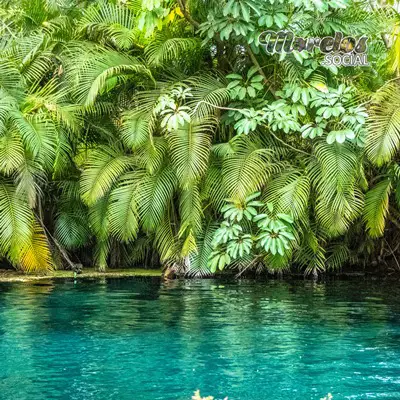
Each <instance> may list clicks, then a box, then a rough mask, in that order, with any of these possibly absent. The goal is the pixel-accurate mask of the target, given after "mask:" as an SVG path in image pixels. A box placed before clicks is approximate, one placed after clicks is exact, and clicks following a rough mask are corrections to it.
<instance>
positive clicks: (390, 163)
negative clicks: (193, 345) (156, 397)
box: [0, 0, 400, 275]
mask: <svg viewBox="0 0 400 400" xmlns="http://www.w3.org/2000/svg"><path fill="white" fill-rule="evenodd" d="M0 22H1V24H0V32H1V39H0V58H1V62H0V180H1V183H0V252H1V255H2V256H3V257H4V258H5V259H7V260H8V261H9V262H11V263H12V264H13V265H14V266H15V267H17V268H20V269H22V270H24V271H30V272H31V271H41V270H46V269H49V268H54V267H58V268H60V267H62V266H63V265H64V266H68V265H69V266H70V265H72V263H74V262H78V261H79V260H81V261H82V262H83V263H84V264H87V265H94V266H96V267H98V268H99V269H105V268H106V267H108V266H109V267H113V266H120V267H121V266H128V265H135V264H142V265H143V264H146V265H149V264H161V265H164V266H166V265H168V266H172V267H173V268H175V269H176V270H179V271H180V272H182V273H187V274H189V275H207V274H210V273H212V272H215V271H217V270H222V269H224V268H225V269H227V268H235V269H236V270H250V269H258V270H260V269H268V270H269V271H284V270H287V269H289V268H298V269H300V270H302V271H304V272H305V273H313V274H318V273H319V272H322V271H325V270H327V269H331V270H334V269H339V268H341V267H342V266H343V265H345V264H347V265H358V266H363V265H367V264H370V263H371V262H378V263H382V264H384V265H385V263H386V262H387V267H388V268H392V267H393V266H394V268H398V269H400V265H399V264H398V262H397V259H396V254H399V250H398V249H399V245H398V243H400V242H399V239H400V229H399V228H400V222H399V215H400V212H399V211H398V210H399V205H400V166H399V151H398V150H399V146H400V108H399V104H400V86H399V81H398V80H397V77H398V73H399V69H400V57H399V52H398V48H399V45H400V40H398V39H397V31H398V26H399V22H400V19H399V16H398V14H397V12H396V10H395V9H394V8H393V7H392V6H390V5H388V4H387V3H386V2H385V5H382V4H379V3H377V2H370V1H360V2H353V1H350V0H327V1H322V0H289V1H281V0H263V1H260V0H257V1H255V0H228V1H225V0H224V1H221V0H176V1H175V0H120V1H111V0H110V1H80V0H57V1H56V0H22V1H16V0H3V1H2V3H1V8H0ZM266 29H273V30H275V31H277V30H279V29H289V30H291V31H293V32H295V33H296V35H297V36H302V37H324V36H328V35H334V33H335V31H340V32H343V33H344V34H345V35H351V36H354V37H360V36H362V35H366V36H368V38H369V40H368V61H369V63H370V66H368V67H333V66H330V67H328V66H322V65H321V64H320V61H321V60H322V58H323V54H322V53H321V52H320V51H319V50H318V49H315V50H314V51H313V52H312V53H309V52H306V51H303V52H297V51H294V52H293V53H289V54H268V53H267V52H266V51H265V50H264V49H263V47H262V46H261V45H260V43H259V35H260V33H261V32H263V31H265V30H266Z"/></svg>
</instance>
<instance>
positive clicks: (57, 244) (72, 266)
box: [36, 216, 76, 270]
mask: <svg viewBox="0 0 400 400" xmlns="http://www.w3.org/2000/svg"><path fill="white" fill-rule="evenodd" d="M36 217H37V219H38V221H39V223H40V225H41V227H42V229H43V231H44V232H45V233H46V232H47V235H48V236H49V237H50V238H51V240H52V241H53V243H54V244H55V245H56V247H57V248H58V250H59V251H60V253H61V255H62V256H63V257H64V259H65V261H66V262H67V263H68V264H69V266H70V267H71V268H72V270H74V269H75V267H76V266H75V264H74V263H73V262H72V261H71V259H70V258H69V256H68V254H67V252H66V251H65V250H64V249H63V248H62V246H61V245H60V243H58V241H57V239H56V238H55V237H54V236H53V235H52V234H51V233H50V231H49V230H48V229H47V227H46V226H45V224H44V223H43V221H42V219H41V218H40V217H39V216H36Z"/></svg>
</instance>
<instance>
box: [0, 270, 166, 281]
mask: <svg viewBox="0 0 400 400" xmlns="http://www.w3.org/2000/svg"><path fill="white" fill-rule="evenodd" d="M161 276H162V271H161V269H144V268H126V269H109V270H107V271H98V270H96V269H95V268H85V269H84V270H83V271H82V273H80V274H79V275H77V277H76V279H86V278H95V279H96V278H98V279H100V278H132V277H161ZM68 278H74V272H73V271H71V270H55V271H50V272H48V273H47V274H26V273H23V272H21V271H15V270H12V269H0V282H34V281H40V280H46V279H68Z"/></svg>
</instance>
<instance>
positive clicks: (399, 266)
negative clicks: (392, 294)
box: [385, 239, 400, 271]
mask: <svg viewBox="0 0 400 400" xmlns="http://www.w3.org/2000/svg"><path fill="white" fill-rule="evenodd" d="M385 242H386V244H387V245H388V246H389V250H390V252H391V253H392V256H393V258H394V261H396V264H397V269H398V270H399V271H400V264H399V260H398V259H397V257H396V255H395V254H394V252H393V250H392V248H391V247H390V244H389V242H388V241H387V240H386V239H385Z"/></svg>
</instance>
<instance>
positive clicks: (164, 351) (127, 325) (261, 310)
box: [0, 279, 400, 400]
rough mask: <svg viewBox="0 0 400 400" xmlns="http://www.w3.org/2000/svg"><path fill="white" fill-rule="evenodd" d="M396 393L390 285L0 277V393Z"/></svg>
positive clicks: (399, 392)
mask: <svg viewBox="0 0 400 400" xmlns="http://www.w3.org/2000/svg"><path fill="white" fill-rule="evenodd" d="M197 388H200V389H201V390H202V393H203V394H204V395H206V394H213V395H214V396H216V397H219V398H221V397H222V396H229V399H230V400H238V399H240V400H242V399H257V400H258V399H269V400H280V399H285V400H288V399H301V400H306V399H320V397H323V396H324V395H326V394H327V393H328V392H331V393H332V394H333V396H334V397H333V398H334V400H339V399H370V398H371V399H374V398H379V399H400V289H399V288H398V287H397V285H396V283H392V284H390V285H387V286H384V285H380V284H378V283H372V282H331V283H327V284H313V283H311V282H294V283H287V282H253V281H241V282H237V283H222V282H216V281H210V280H204V281H185V282H177V281H174V282H171V283H162V282H160V281H159V280H157V279H137V280H135V279H133V280H107V281H106V280H104V281H102V282H99V281H78V283H77V284H76V285H74V284H73V282H65V283H60V282H57V283H55V282H46V283H44V282H41V283H39V284H32V283H30V284H22V283H15V284H0V399H7V400H9V399H16V400H23V399H29V400H39V399H40V400H42V399H79V400H82V399H84V400H86V399H96V400H102V399H118V400H125V399H126V400H128V399H129V400H136V399H146V400H155V399H174V400H177V399H185V400H189V399H190V397H191V395H192V393H193V391H194V390H195V389H197Z"/></svg>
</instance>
